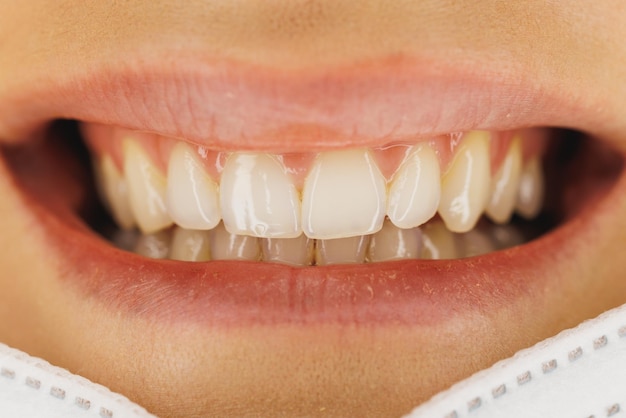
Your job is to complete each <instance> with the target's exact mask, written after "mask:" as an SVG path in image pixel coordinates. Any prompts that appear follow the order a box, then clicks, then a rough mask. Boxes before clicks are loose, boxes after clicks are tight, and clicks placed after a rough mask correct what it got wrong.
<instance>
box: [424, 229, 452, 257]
mask: <svg viewBox="0 0 626 418" xmlns="http://www.w3.org/2000/svg"><path fill="white" fill-rule="evenodd" d="M421 229H422V241H423V247H422V258H426V259H431V260H445V259H451V258H458V255H459V250H458V248H457V240H456V237H455V236H454V234H453V233H452V232H450V230H449V229H448V228H446V226H445V225H444V223H443V222H440V221H432V222H429V223H427V224H426V225H424V226H423V227H422V228H421Z"/></svg>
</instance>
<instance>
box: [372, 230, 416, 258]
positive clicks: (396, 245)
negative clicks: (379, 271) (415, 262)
mask: <svg viewBox="0 0 626 418" xmlns="http://www.w3.org/2000/svg"><path fill="white" fill-rule="evenodd" d="M421 247H422V232H421V230H420V229H419V228H413V229H400V228H398V227H396V226H394V225H393V224H392V223H391V222H390V221H389V220H385V223H384V224H383V228H382V229H381V230H380V231H378V232H377V233H375V234H374V235H372V238H371V240H370V245H369V252H368V256H367V259H368V261H370V262H376V261H389V260H402V259H408V258H419V255H420V251H421Z"/></svg>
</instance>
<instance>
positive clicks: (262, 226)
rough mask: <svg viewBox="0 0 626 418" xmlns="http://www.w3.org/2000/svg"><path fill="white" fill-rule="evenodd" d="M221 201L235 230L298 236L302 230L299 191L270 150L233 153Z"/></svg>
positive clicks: (223, 180)
mask: <svg viewBox="0 0 626 418" xmlns="http://www.w3.org/2000/svg"><path fill="white" fill-rule="evenodd" d="M220 201H221V206H222V218H223V219H224V225H225V226H226V229H227V230H228V231H229V232H231V233H233V234H239V235H251V236H255V237H263V238H294V237H297V236H299V235H300V234H301V233H302V229H301V227H300V196H299V195H298V191H297V190H296V187H295V185H294V184H293V182H292V181H291V179H290V178H289V176H288V175H287V173H286V172H285V168H284V167H283V165H282V163H281V162H280V161H279V160H278V159H277V158H276V157H274V156H271V155H269V154H253V153H234V154H232V155H231V156H230V158H229V159H228V161H227V162H226V165H225V167H224V171H223V172H222V178H221V180H220Z"/></svg>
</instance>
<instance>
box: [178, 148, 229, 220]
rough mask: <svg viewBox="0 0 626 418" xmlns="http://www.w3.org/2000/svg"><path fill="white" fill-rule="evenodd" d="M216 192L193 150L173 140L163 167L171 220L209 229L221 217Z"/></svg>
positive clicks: (214, 184) (213, 184) (215, 187)
mask: <svg viewBox="0 0 626 418" xmlns="http://www.w3.org/2000/svg"><path fill="white" fill-rule="evenodd" d="M217 194H218V192H217V184H216V183H215V182H214V181H213V180H212V179H211V177H210V176H209V175H208V174H207V173H206V171H205V170H204V168H203V167H202V162H201V161H200V160H199V158H198V157H197V156H196V154H195V152H194V150H193V149H192V148H191V147H189V146H188V145H186V144H184V143H182V142H181V143H178V144H176V146H174V149H173V150H172V154H171V155H170V160H169V164H168V168H167V209H168V211H169V214H170V216H171V217H172V219H173V220H174V222H176V224H178V225H179V226H182V227H183V228H186V229H203V230H205V229H213V228H214V227H215V226H216V225H217V224H218V222H219V221H220V218H221V215H220V207H219V202H218V196H217Z"/></svg>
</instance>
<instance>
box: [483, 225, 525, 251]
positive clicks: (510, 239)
mask: <svg viewBox="0 0 626 418" xmlns="http://www.w3.org/2000/svg"><path fill="white" fill-rule="evenodd" d="M489 233H490V235H491V237H492V240H493V243H494V246H495V249H496V250H502V249H504V248H511V247H515V246H516V245H520V244H523V243H524V242H525V241H526V240H525V239H524V234H523V233H522V232H521V231H520V230H519V229H518V228H516V227H514V226H512V225H492V227H491V228H490V231H489Z"/></svg>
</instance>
